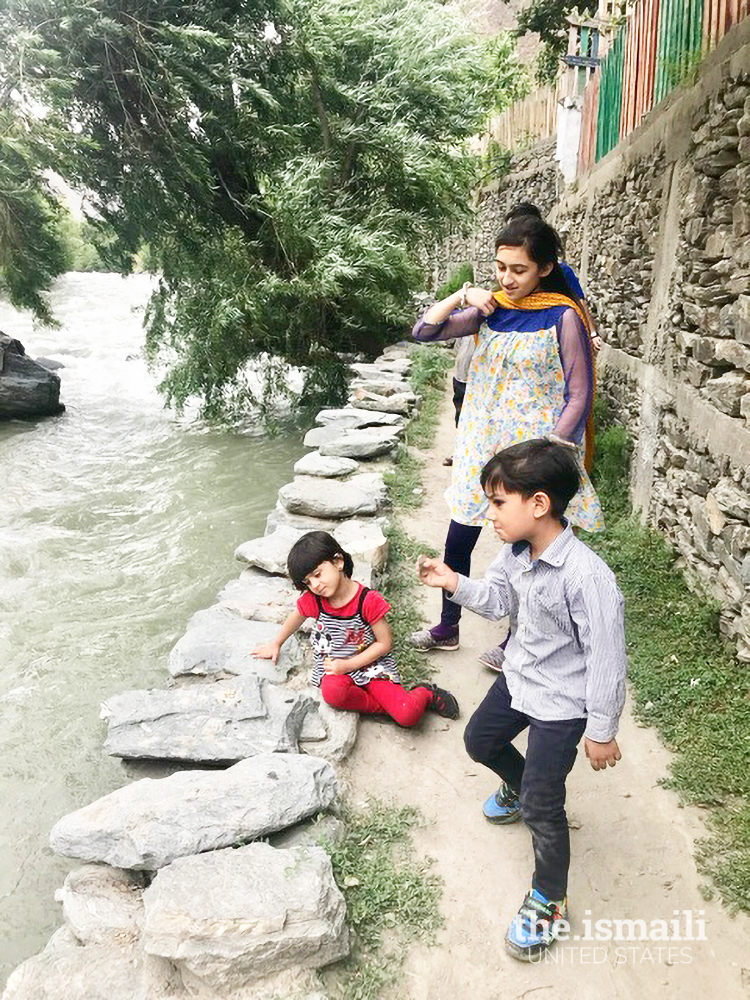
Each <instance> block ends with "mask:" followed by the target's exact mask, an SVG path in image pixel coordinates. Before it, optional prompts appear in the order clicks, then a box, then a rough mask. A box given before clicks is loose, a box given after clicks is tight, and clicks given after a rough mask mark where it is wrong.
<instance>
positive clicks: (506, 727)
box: [464, 674, 586, 901]
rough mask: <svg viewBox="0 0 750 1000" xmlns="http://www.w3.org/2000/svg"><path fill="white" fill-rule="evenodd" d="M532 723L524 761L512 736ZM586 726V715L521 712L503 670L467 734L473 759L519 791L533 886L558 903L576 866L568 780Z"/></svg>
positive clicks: (470, 754)
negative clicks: (557, 717) (551, 717)
mask: <svg viewBox="0 0 750 1000" xmlns="http://www.w3.org/2000/svg"><path fill="white" fill-rule="evenodd" d="M527 727H528V730H529V741H528V750H527V752H526V759H525V760H524V758H523V756H522V755H521V754H520V753H519V752H518V750H516V748H515V747H514V746H513V745H512V744H511V740H512V739H513V738H514V737H516V736H518V734H519V733H520V732H522V731H523V730H524V729H526V728H527ZM585 728H586V720H585V719H565V720H564V721H560V722H544V721H542V720H540V719H532V718H531V717H530V716H528V715H524V714H523V713H522V712H517V711H515V709H513V708H511V704H510V693H509V691H508V685H507V682H506V680H505V676H504V675H503V674H500V675H499V677H498V678H497V680H496V681H495V683H494V684H493V685H492V687H491V688H490V689H489V691H488V692H487V695H486V696H485V699H484V701H483V702H482V704H481V705H480V706H479V708H478V709H477V710H476V712H475V713H474V714H473V715H472V717H471V719H470V720H469V724H468V726H467V727H466V732H465V733H464V743H465V744H466V750H467V752H468V754H469V756H470V757H471V758H472V760H475V761H477V762H478V763H480V764H484V765H485V767H489V768H490V770H492V771H494V772H495V774H497V775H499V776H500V777H501V778H502V779H503V781H504V782H505V783H506V784H507V785H509V786H510V788H512V789H513V791H514V792H516V793H517V794H518V796H519V798H520V800H521V814H522V816H523V818H524V820H525V821H526V825H527V826H528V828H529V829H530V830H531V840H532V844H533V846H534V861H535V866H536V867H535V871H534V877H533V879H532V882H531V884H532V887H533V888H534V889H537V890H538V891H539V892H541V893H542V895H543V896H546V897H547V899H552V900H556V901H559V900H562V899H564V898H565V895H566V892H567V888H568V868H569V866H570V835H569V832H568V820H567V817H566V815H565V779H566V778H567V776H568V773H569V771H570V769H571V768H572V766H573V762H574V761H575V759H576V753H577V747H578V743H579V741H580V739H581V737H582V736H583V732H584V730H585Z"/></svg>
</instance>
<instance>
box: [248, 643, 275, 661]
mask: <svg viewBox="0 0 750 1000" xmlns="http://www.w3.org/2000/svg"><path fill="white" fill-rule="evenodd" d="M280 650H281V646H280V645H279V643H278V642H267V643H266V644H265V645H264V646H256V647H255V649H254V650H253V656H257V657H258V659H260V660H273V662H274V663H275V662H276V661H277V660H278V658H279V652H280Z"/></svg>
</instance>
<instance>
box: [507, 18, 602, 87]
mask: <svg viewBox="0 0 750 1000" xmlns="http://www.w3.org/2000/svg"><path fill="white" fill-rule="evenodd" d="M508 2H509V0H505V3H508ZM598 7H599V4H598V2H597V0H577V2H574V3H571V2H570V0H530V2H529V3H527V4H526V6H525V7H523V9H522V10H521V11H520V12H519V14H518V24H517V27H516V29H515V32H514V33H515V34H516V35H517V36H521V35H525V34H526V33H527V32H529V31H535V32H536V33H537V34H538V35H539V37H540V38H541V40H542V43H543V48H542V51H541V52H540V53H539V56H538V57H537V64H536V77H537V80H538V82H539V83H549V82H551V81H553V80H554V79H555V76H556V75H557V68H558V65H559V61H560V57H561V56H564V55H565V53H566V51H567V47H568V29H569V26H568V22H567V21H566V20H565V18H566V16H567V15H568V14H570V13H571V11H573V10H578V12H579V13H581V14H595V13H596V11H597V10H598Z"/></svg>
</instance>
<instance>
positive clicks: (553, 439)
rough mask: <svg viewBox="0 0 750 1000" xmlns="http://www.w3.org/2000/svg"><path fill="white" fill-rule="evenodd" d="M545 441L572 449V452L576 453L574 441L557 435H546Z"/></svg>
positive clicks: (576, 446)
mask: <svg viewBox="0 0 750 1000" xmlns="http://www.w3.org/2000/svg"><path fill="white" fill-rule="evenodd" d="M547 440H548V441H551V442H552V443H553V444H561V445H563V447H565V448H572V449H573V451H576V449H577V448H578V445H577V444H576V443H575V441H568V440H566V439H565V438H562V437H560V436H559V435H557V434H548V435H547Z"/></svg>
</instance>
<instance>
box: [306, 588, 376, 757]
mask: <svg viewBox="0 0 750 1000" xmlns="http://www.w3.org/2000/svg"><path fill="white" fill-rule="evenodd" d="M357 579H359V577H357ZM360 582H361V581H360ZM303 691H304V693H305V694H306V695H307V696H308V697H310V698H313V699H314V700H315V701H317V703H318V713H319V715H320V718H321V721H322V722H323V725H324V726H325V727H326V738H325V740H316V742H315V743H310V744H306V743H301V744H300V750H302V752H303V753H312V754H315V756H316V757H322V758H323V759H324V760H328V761H331V762H332V763H338V762H339V761H342V760H344V759H345V758H346V757H348V756H349V754H350V753H351V752H352V750H353V749H354V744H355V743H356V742H357V727H358V726H359V713H358V712H344V711H342V710H341V709H339V708H331V706H330V705H327V704H326V703H325V702H324V701H323V696H322V694H321V693H320V688H319V687H313V686H312V684H308V686H307V687H306V688H303Z"/></svg>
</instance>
